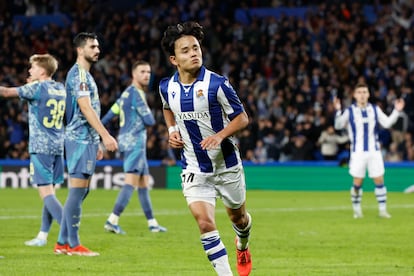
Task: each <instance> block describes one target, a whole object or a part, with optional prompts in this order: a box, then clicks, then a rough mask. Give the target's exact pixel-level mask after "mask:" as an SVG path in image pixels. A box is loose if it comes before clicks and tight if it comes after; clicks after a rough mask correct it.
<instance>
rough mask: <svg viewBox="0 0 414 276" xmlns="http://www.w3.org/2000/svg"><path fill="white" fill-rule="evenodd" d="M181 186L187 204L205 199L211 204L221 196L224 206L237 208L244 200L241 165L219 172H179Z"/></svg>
mask: <svg viewBox="0 0 414 276" xmlns="http://www.w3.org/2000/svg"><path fill="white" fill-rule="evenodd" d="M181 180H182V183H181V186H182V188H183V194H184V197H185V198H186V200H187V204H188V205H189V204H191V203H192V202H195V201H205V202H208V203H210V204H212V205H213V206H215V205H216V198H221V199H222V201H223V204H224V206H226V207H228V208H231V209H238V208H240V206H242V205H243V203H244V202H245V200H246V183H245V178H244V170H243V168H242V167H234V168H230V169H229V170H227V171H225V172H222V173H219V174H211V175H210V174H200V173H193V172H189V171H185V170H184V171H183V172H182V173H181Z"/></svg>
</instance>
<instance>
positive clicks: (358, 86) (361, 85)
mask: <svg viewBox="0 0 414 276" xmlns="http://www.w3.org/2000/svg"><path fill="white" fill-rule="evenodd" d="M361 87H364V88H365V87H366V88H368V90H369V87H368V85H367V84H366V83H365V82H358V83H357V84H356V85H355V87H354V90H357V89H358V88H361Z"/></svg>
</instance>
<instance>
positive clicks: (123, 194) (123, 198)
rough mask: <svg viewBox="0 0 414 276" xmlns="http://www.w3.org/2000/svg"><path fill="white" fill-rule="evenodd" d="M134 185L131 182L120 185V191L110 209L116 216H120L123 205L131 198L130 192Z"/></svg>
mask: <svg viewBox="0 0 414 276" xmlns="http://www.w3.org/2000/svg"><path fill="white" fill-rule="evenodd" d="M134 189H135V188H134V186H132V185H131V184H127V183H125V184H124V186H123V187H122V189H121V191H120V192H119V194H118V197H117V198H116V202H115V205H114V209H113V210H112V213H114V214H115V215H117V216H120V215H121V214H122V212H123V211H124V209H125V207H126V206H127V205H128V203H129V200H130V198H131V195H132V193H133V192H134Z"/></svg>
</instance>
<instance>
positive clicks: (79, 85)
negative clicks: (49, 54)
mask: <svg viewBox="0 0 414 276" xmlns="http://www.w3.org/2000/svg"><path fill="white" fill-rule="evenodd" d="M71 86H72V91H73V94H74V97H75V98H76V99H79V98H81V97H90V93H91V92H90V91H91V88H90V87H89V86H88V79H87V72H86V70H85V69H83V68H81V67H79V66H78V68H77V70H75V71H74V74H73V76H72V77H71Z"/></svg>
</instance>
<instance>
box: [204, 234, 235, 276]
mask: <svg viewBox="0 0 414 276" xmlns="http://www.w3.org/2000/svg"><path fill="white" fill-rule="evenodd" d="M200 239H201V244H202V245H203V248H204V251H205V252H206V254H207V257H208V259H209V260H210V263H211V264H212V265H213V268H214V270H215V271H216V272H217V275H220V276H221V275H223V276H231V275H233V273H232V272H231V268H230V264H229V258H228V255H227V252H226V248H225V246H224V244H223V242H222V241H221V239H220V235H219V232H218V231H217V230H215V231H211V232H208V233H204V234H203V235H201V237H200Z"/></svg>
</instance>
